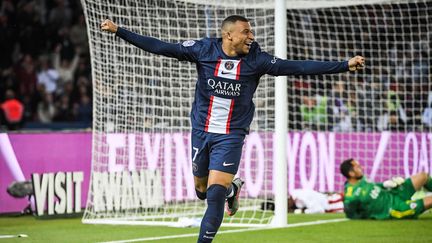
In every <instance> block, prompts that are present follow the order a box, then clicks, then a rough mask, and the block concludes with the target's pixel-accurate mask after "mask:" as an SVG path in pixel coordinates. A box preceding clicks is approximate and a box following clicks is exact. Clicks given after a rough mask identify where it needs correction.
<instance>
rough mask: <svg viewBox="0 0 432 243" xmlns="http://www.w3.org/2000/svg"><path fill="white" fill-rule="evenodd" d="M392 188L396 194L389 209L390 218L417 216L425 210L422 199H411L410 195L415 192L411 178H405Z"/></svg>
mask: <svg viewBox="0 0 432 243" xmlns="http://www.w3.org/2000/svg"><path fill="white" fill-rule="evenodd" d="M393 190H394V192H395V194H396V195H395V196H394V200H393V205H392V207H391V209H390V216H391V218H395V219H409V218H417V217H418V216H419V215H420V214H422V213H423V212H424V211H425V207H424V202H423V199H418V200H411V197H412V196H413V195H414V193H415V192H416V190H415V188H414V185H413V184H412V181H411V178H408V179H406V180H405V181H404V183H402V185H400V186H398V187H397V188H395V189H393Z"/></svg>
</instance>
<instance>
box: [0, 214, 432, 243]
mask: <svg viewBox="0 0 432 243" xmlns="http://www.w3.org/2000/svg"><path fill="white" fill-rule="evenodd" d="M342 218H344V215H343V214H320V215H319V214H315V215H292V214H290V215H289V216H288V224H289V225H296V224H298V223H302V222H314V221H318V220H324V221H325V220H331V219H342ZM235 229H239V228H232V227H230V228H224V227H222V228H221V229H220V231H219V232H225V233H221V234H218V235H217V236H216V238H215V240H214V241H213V242H229V243H236V242H248V243H249V242H257V243H258V242H259V243H261V242H269V243H270V242H272V243H273V242H368V243H371V242H391V243H395V242H432V213H431V212H426V213H425V214H423V215H422V216H421V217H420V218H419V219H417V220H387V221H374V220H362V221H360V220H350V221H342V222H332V223H326V224H317V225H308V226H297V227H291V228H279V229H263V230H252V231H243V232H236V233H230V232H226V231H232V230H235ZM242 229H244V228H242ZM198 231H199V229H198V228H170V227H150V226H123V225H122V226H112V225H89V224H82V223H81V219H80V218H71V219H44V220H43V219H35V218H34V217H32V216H21V217H11V216H1V217H0V237H1V235H16V234H26V235H28V237H27V238H8V239H1V238H0V243H1V242H44V243H46V242H49V243H55V242H107V241H120V240H125V241H126V240H134V239H142V238H149V237H161V236H177V237H178V236H179V235H185V234H194V235H193V236H189V237H183V238H172V239H171V238H170V239H161V240H151V241H145V242H170V243H177V242H196V238H197V234H198ZM131 242H132V241H131ZM134 242H140V241H134Z"/></svg>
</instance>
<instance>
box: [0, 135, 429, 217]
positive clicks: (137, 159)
mask: <svg viewBox="0 0 432 243" xmlns="http://www.w3.org/2000/svg"><path fill="white" fill-rule="evenodd" d="M287 138H288V141H287V148H286V149H287V163H288V185H287V187H288V189H289V190H293V189H296V188H311V189H315V190H317V191H342V189H343V184H344V178H343V177H342V176H341V175H340V173H339V164H340V163H341V161H342V160H344V159H347V158H356V159H358V160H359V161H360V162H361V164H362V165H363V167H364V169H365V173H366V175H367V177H368V178H369V179H370V180H372V181H382V180H385V179H387V178H389V177H391V176H396V175H398V176H403V177H408V176H410V175H412V174H415V173H417V172H419V171H426V172H431V171H432V133H415V132H412V133H391V132H381V133H330V132H320V133H318V132H293V133H289V134H288V136H287ZM91 140H92V135H91V133H46V134H0V213H4V212H17V211H20V210H22V209H23V208H24V207H25V206H26V204H27V200H26V199H15V198H12V197H11V196H10V195H8V194H7V193H6V188H7V186H8V185H9V184H10V183H11V182H12V181H14V180H16V178H20V177H23V178H24V179H25V180H29V179H30V175H31V174H32V173H47V172H53V173H55V172H60V171H61V172H75V171H82V172H83V173H84V181H83V183H82V195H81V200H82V206H83V207H84V206H85V202H86V199H87V192H88V184H89V178H90V167H91V144H92V143H91ZM273 146H274V143H273V134H272V133H251V134H250V135H249V136H248V137H247V139H246V141H245V145H244V147H243V155H242V161H241V164H240V170H239V176H241V177H242V178H244V179H245V181H246V184H245V190H242V193H247V194H248V196H249V197H255V196H260V195H261V194H263V193H268V192H271V191H272V190H273V189H274V187H273V183H272V181H273V180H272V177H273V173H274V169H273V168H274V166H273V153H272V151H273ZM95 149H96V150H95V151H96V152H98V153H99V155H98V156H97V158H98V159H99V160H100V162H101V163H105V164H107V168H108V170H109V171H119V170H125V169H129V170H134V169H136V168H149V169H159V168H160V169H161V171H162V175H163V183H164V199H165V201H171V200H182V199H185V198H191V199H192V198H195V194H194V186H193V179H192V176H191V174H192V173H191V171H192V163H191V161H190V160H191V158H190V154H191V152H190V146H189V134H187V133H164V134H161V133H155V134H137V135H135V134H107V135H103V138H102V139H100V140H99V146H98V147H96V148H95ZM120 163H121V164H120ZM185 188H186V190H185ZM189 189H190V190H189Z"/></svg>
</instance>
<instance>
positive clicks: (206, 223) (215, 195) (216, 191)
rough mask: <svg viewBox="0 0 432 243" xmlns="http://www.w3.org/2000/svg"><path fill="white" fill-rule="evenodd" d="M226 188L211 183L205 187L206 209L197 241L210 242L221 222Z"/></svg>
mask: <svg viewBox="0 0 432 243" xmlns="http://www.w3.org/2000/svg"><path fill="white" fill-rule="evenodd" d="M226 191H227V189H226V188H225V187H224V186H222V185H217V184H213V185H211V186H210V187H209V188H208V189H207V210H206V212H205V214H204V217H203V219H202V221H201V229H200V234H199V238H198V242H199V243H201V242H212V240H213V238H214V237H215V235H216V232H217V231H218V229H219V226H220V225H221V223H222V219H223V215H224V206H225V193H226Z"/></svg>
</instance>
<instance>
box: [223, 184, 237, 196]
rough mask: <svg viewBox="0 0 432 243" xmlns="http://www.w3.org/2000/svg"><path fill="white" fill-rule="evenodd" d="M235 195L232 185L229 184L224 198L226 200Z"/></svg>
mask: <svg viewBox="0 0 432 243" xmlns="http://www.w3.org/2000/svg"><path fill="white" fill-rule="evenodd" d="M234 195H235V191H234V184H232V183H231V185H230V186H229V187H228V189H227V191H226V193H225V197H226V198H230V197H232V196H234Z"/></svg>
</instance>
